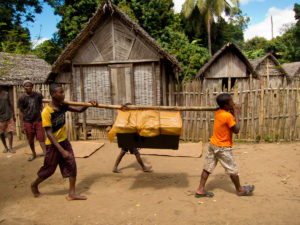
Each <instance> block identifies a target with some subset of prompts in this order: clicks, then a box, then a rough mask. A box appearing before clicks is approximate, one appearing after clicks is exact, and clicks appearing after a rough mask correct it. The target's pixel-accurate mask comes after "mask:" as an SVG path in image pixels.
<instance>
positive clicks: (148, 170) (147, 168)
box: [134, 149, 152, 172]
mask: <svg viewBox="0 0 300 225" xmlns="http://www.w3.org/2000/svg"><path fill="white" fill-rule="evenodd" d="M134 154H135V157H136V160H137V161H138V163H139V164H140V165H141V167H142V168H143V171H144V172H151V168H152V166H145V164H144V162H143V160H142V158H141V154H140V152H139V151H138V150H137V149H136V152H135V153H134Z"/></svg>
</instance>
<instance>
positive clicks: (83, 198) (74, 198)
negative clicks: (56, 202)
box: [66, 195, 87, 201]
mask: <svg viewBox="0 0 300 225" xmlns="http://www.w3.org/2000/svg"><path fill="white" fill-rule="evenodd" d="M66 199H67V200H68V201H72V200H87V197H86V196H82V195H68V196H67V197H66Z"/></svg>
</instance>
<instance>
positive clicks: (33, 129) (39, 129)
mask: <svg viewBox="0 0 300 225" xmlns="http://www.w3.org/2000/svg"><path fill="white" fill-rule="evenodd" d="M24 129H25V133H26V136H27V140H28V143H29V144H34V137H36V140H38V141H39V142H45V131H44V128H43V124H42V121H36V122H32V123H31V122H24Z"/></svg>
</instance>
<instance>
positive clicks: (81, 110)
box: [68, 100, 98, 113]
mask: <svg viewBox="0 0 300 225" xmlns="http://www.w3.org/2000/svg"><path fill="white" fill-rule="evenodd" d="M89 103H91V104H92V105H93V107H95V106H97V105H98V102H97V101H96V100H91V101H89ZM87 108H88V107H87V106H82V107H76V106H70V105H69V107H68V111H70V112H77V113H81V112H84V111H85V110H87Z"/></svg>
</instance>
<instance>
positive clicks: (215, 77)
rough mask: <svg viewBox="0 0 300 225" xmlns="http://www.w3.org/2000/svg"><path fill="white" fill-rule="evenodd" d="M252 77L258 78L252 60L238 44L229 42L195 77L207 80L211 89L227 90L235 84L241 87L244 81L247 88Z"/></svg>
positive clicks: (207, 84) (207, 85)
mask: <svg viewBox="0 0 300 225" xmlns="http://www.w3.org/2000/svg"><path fill="white" fill-rule="evenodd" d="M250 77H253V78H257V73H256V72H255V71H254V69H253V67H252V65H251V63H250V61H249V60H248V58H247V57H246V56H245V55H244V54H243V53H242V51H241V50H240V48H239V47H238V46H237V45H235V44H233V43H231V42H228V43H227V44H225V45H224V46H223V47H222V48H221V49H220V50H219V51H217V52H216V53H215V54H214V55H213V56H212V57H211V59H210V60H209V61H208V62H207V63H206V64H205V65H204V66H203V67H202V68H201V69H200V70H199V71H198V73H197V75H196V78H195V79H197V80H198V79H199V80H202V81H205V85H206V88H208V89H210V90H217V89H219V88H220V87H221V88H222V90H223V91H225V90H231V89H232V88H233V87H234V85H235V84H236V85H238V87H239V89H241V88H242V86H243V83H244V85H245V87H244V88H247V87H248V85H249V84H248V82H245V81H247V80H249V79H250ZM204 88H205V87H204Z"/></svg>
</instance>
